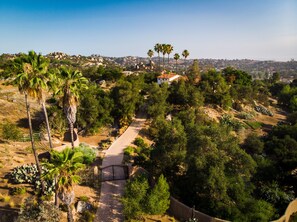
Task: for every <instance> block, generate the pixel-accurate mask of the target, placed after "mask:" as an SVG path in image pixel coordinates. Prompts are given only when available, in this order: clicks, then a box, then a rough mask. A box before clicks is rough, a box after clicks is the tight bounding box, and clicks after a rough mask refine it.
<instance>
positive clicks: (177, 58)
mask: <svg viewBox="0 0 297 222" xmlns="http://www.w3.org/2000/svg"><path fill="white" fill-rule="evenodd" d="M173 58H174V59H175V70H176V72H177V60H179V58H180V55H179V54H178V53H175V54H174V56H173Z"/></svg>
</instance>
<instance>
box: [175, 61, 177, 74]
mask: <svg viewBox="0 0 297 222" xmlns="http://www.w3.org/2000/svg"><path fill="white" fill-rule="evenodd" d="M175 72H176V73H177V60H175Z"/></svg>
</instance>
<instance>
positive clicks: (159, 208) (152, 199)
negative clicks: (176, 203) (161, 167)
mask: <svg viewBox="0 0 297 222" xmlns="http://www.w3.org/2000/svg"><path fill="white" fill-rule="evenodd" d="M169 198H170V192H169V185H168V183H167V181H166V179H165V177H164V176H163V175H161V176H160V177H159V179H158V181H157V183H156V185H155V186H154V188H153V189H152V190H151V191H150V192H149V194H148V196H147V203H146V212H147V213H149V214H153V215H157V214H159V215H160V214H161V215H162V214H164V213H165V212H166V211H167V210H168V208H169V205H170V199H169Z"/></svg>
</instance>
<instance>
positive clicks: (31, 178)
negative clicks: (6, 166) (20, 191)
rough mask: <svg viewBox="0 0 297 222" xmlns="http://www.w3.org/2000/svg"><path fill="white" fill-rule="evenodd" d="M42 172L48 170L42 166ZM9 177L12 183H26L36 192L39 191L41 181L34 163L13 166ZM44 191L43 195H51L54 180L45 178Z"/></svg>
mask: <svg viewBox="0 0 297 222" xmlns="http://www.w3.org/2000/svg"><path fill="white" fill-rule="evenodd" d="M42 172H43V173H46V172H48V170H47V169H46V168H45V167H44V166H42ZM8 176H9V179H10V180H11V182H12V183H16V184H21V183H28V184H32V185H34V187H35V190H36V191H37V192H40V191H41V181H40V178H39V176H38V170H37V166H36V164H31V165H26V164H25V165H22V166H18V167H16V168H14V169H13V170H12V172H11V173H9V175H8ZM44 185H45V191H44V193H43V194H44V195H52V194H53V192H54V181H52V180H45V184H44Z"/></svg>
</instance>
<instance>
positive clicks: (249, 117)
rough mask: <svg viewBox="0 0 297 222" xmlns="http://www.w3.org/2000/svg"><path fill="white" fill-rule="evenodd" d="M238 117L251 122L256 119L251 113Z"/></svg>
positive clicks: (238, 115)
mask: <svg viewBox="0 0 297 222" xmlns="http://www.w3.org/2000/svg"><path fill="white" fill-rule="evenodd" d="M237 117H238V118H240V119H246V120H251V119H253V118H254V115H253V114H251V113H246V112H241V113H239V114H237Z"/></svg>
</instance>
